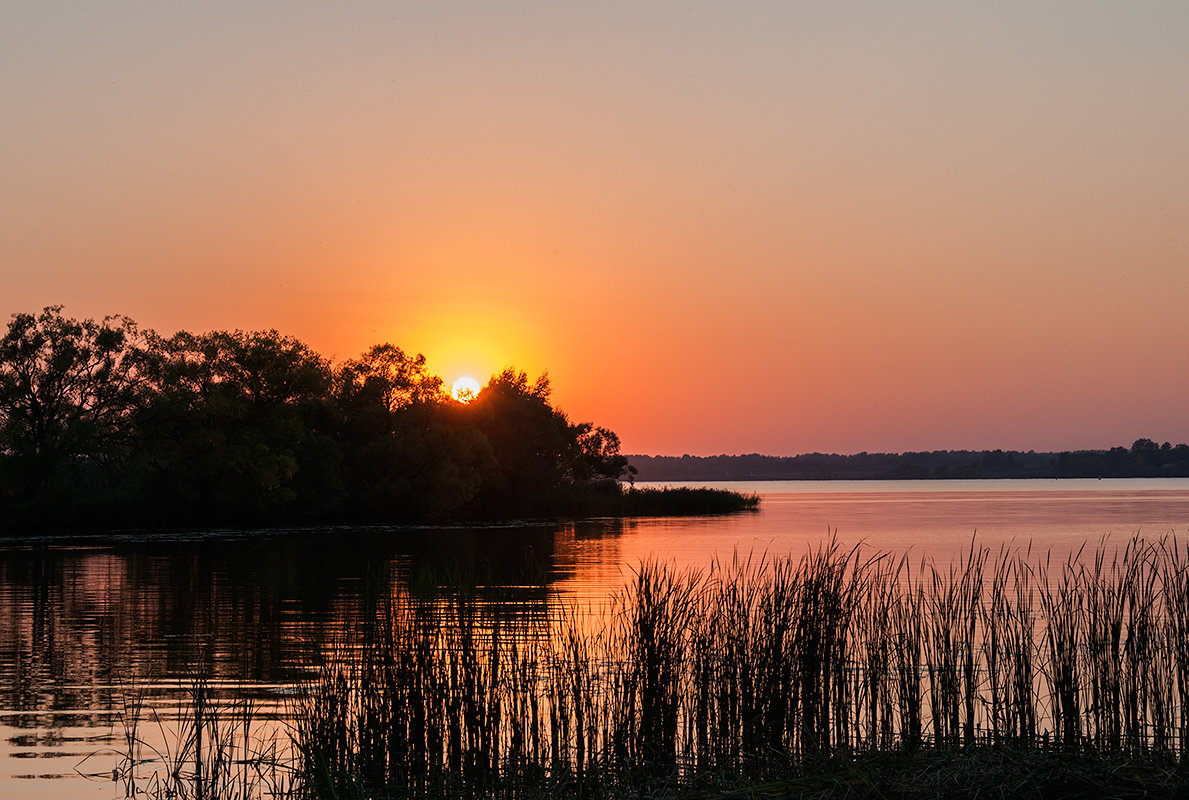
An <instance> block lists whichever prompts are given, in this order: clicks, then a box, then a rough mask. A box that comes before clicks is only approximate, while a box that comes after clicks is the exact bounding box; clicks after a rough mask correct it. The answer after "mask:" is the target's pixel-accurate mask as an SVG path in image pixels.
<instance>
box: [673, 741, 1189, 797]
mask: <svg viewBox="0 0 1189 800" xmlns="http://www.w3.org/2000/svg"><path fill="white" fill-rule="evenodd" d="M1187 780H1189V774H1187V773H1186V772H1185V770H1184V769H1182V768H1180V767H1178V766H1177V765H1175V764H1170V763H1168V762H1167V761H1164V760H1158V759H1145V758H1143V757H1142V756H1129V757H1121V756H1118V755H1109V754H1104V755H1089V754H1081V753H1078V754H1070V753H1065V752H1061V751H1055V750H1042V749H1026V750H1017V749H1011V748H974V749H971V750H968V751H965V752H962V753H953V752H933V751H918V752H917V753H913V754H908V753H902V752H900V753H873V754H867V755H863V756H859V757H857V758H855V759H853V760H851V759H837V760H831V761H829V762H826V763H822V764H819V765H817V766H813V767H810V768H807V769H805V770H803V771H802V773H801V774H800V775H796V776H789V777H786V778H782V779H777V780H772V781H768V782H766V783H762V784H750V785H740V786H738V787H735V788H733V789H725V788H715V789H697V788H693V789H689V790H687V791H682V792H678V793H677V795H676V796H675V797H679V798H682V800H794V799H796V800H916V799H917V798H927V799H928V800H984V799H985V800H1066V799H1068V800H1074V798H1120V799H1121V800H1125V799H1127V798H1136V799H1137V800H1138V798H1169V799H1170V800H1171V799H1173V798H1185V797H1189V783H1187Z"/></svg>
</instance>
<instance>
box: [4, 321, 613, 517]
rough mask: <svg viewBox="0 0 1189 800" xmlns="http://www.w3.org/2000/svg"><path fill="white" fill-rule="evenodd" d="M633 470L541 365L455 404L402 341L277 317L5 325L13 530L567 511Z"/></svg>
mask: <svg viewBox="0 0 1189 800" xmlns="http://www.w3.org/2000/svg"><path fill="white" fill-rule="evenodd" d="M630 472H631V471H630V468H629V467H628V465H627V461H626V459H625V458H624V457H623V456H622V455H620V453H619V439H618V438H617V437H616V436H615V434H614V433H612V432H611V431H608V430H606V429H605V428H600V427H597V426H595V425H593V424H591V423H586V422H583V423H572V422H570V420H569V419H568V418H567V417H566V415H565V414H564V413H563V412H562V411H560V410H559V409H556V408H554V407H553V406H552V405H551V403H550V387H549V380H548V377H547V376H545V375H542V376H541V377H540V378H538V379H537V380H536V381H529V379H528V377H527V375H526V374H525V373H523V372H517V371H515V370H513V369H511V368H509V369H506V370H504V371H503V372H501V373H500V374H498V375H495V376H493V377H492V379H491V381H490V382H489V383H488V384H487V386H485V387H484V388H483V389H482V390H481V391H480V392H479V394H478V396H477V397H476V398H475V399H474V400H473V402H471V403H470V404H463V403H459V402H456V401H455V400H453V399H452V398H450V396H449V395H448V394H447V393H446V392H445V391H444V390H443V384H442V379H441V378H440V377H438V376H436V375H432V374H431V373H429V371H428V369H427V367H426V362H425V357H424V356H422V355H419V354H418V355H415V356H414V355H408V354H406V353H405V352H404V351H403V350H401V349H400V348H399V347H396V346H395V345H392V344H387V343H385V344H379V345H376V346H374V347H372V348H370V349H368V350H367V351H366V352H364V353H363V354H361V355H360V356H359V357H358V358H354V359H349V360H347V361H344V362H342V363H341V364H338V365H333V364H331V363H330V362H329V361H328V360H327V359H325V358H323V357H322V356H320V355H318V354H317V353H316V352H314V351H313V350H312V349H310V348H309V347H308V346H307V345H306V344H304V343H303V342H301V341H299V340H297V339H294V338H293V337H290V336H286V335H283V334H281V333H279V332H277V331H275V330H274V331H249V332H245V331H239V330H237V331H211V332H208V333H202V334H195V333H190V332H186V331H182V332H179V333H177V334H174V335H173V336H170V337H162V336H159V335H157V334H155V333H154V332H152V331H142V330H140V329H139V328H137V326H136V324H135V323H134V322H132V321H131V320H130V319H128V318H126V317H108V318H106V319H104V320H103V321H102V322H95V321H93V320H83V321H79V320H74V319H70V318H68V317H66V316H64V315H63V313H62V308H61V307H60V306H51V307H48V308H46V309H45V310H44V311H43V312H42V313H41V314H40V315H37V316H34V315H31V314H16V315H14V316H13V318H12V321H11V322H10V324H9V328H8V332H7V335H6V336H4V338H3V339H0V512H3V519H4V520H5V521H6V523H7V525H9V526H11V527H13V528H16V527H30V526H46V527H60V526H64V525H65V526H77V527H95V526H112V525H125V526H126V525H135V526H153V525H191V524H212V523H218V524H270V523H288V522H294V521H311V522H317V521H336V522H349V521H384V522H391V521H401V520H416V519H432V518H441V517H493V516H503V517H511V516H528V515H535V516H545V515H559V514H566V513H568V512H569V510H570V509H572V508H580V507H582V506H584V505H588V504H589V501H588V500H587V499H586V498H587V497H588V496H589V497H595V496H602V495H605V494H607V493H608V492H610V493H611V494H614V495H618V494H619V488H618V484H617V483H616V482H617V480H618V479H619V478H621V477H624V476H626V475H629V474H630Z"/></svg>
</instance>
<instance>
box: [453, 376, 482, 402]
mask: <svg viewBox="0 0 1189 800" xmlns="http://www.w3.org/2000/svg"><path fill="white" fill-rule="evenodd" d="M450 394H452V395H454V399H455V400H457V401H458V402H460V403H469V402H471V401H472V400H474V399H475V397H476V396H477V395H478V394H479V381H477V380H475V379H474V378H472V377H471V376H470V375H463V376H462V377H461V378H459V379H458V380H456V381H455V382H454V385H453V386H451V387H450Z"/></svg>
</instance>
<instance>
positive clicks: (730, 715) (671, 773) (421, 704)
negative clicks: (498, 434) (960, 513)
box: [134, 536, 1189, 798]
mask: <svg viewBox="0 0 1189 800" xmlns="http://www.w3.org/2000/svg"><path fill="white" fill-rule="evenodd" d="M1187 566H1189V548H1187V547H1186V546H1185V545H1184V544H1182V543H1181V542H1179V541H1178V540H1176V539H1175V538H1173V537H1166V538H1162V539H1158V540H1155V541H1149V540H1145V539H1143V538H1140V537H1138V536H1136V537H1133V538H1132V539H1130V540H1128V541H1126V542H1125V543H1123V544H1121V545H1119V546H1115V545H1112V543H1111V542H1110V541H1108V540H1103V541H1101V542H1099V544H1098V546H1097V549H1096V550H1095V551H1094V552H1093V553H1092V554H1087V553H1085V552H1079V553H1077V554H1074V556H1071V557H1070V558H1068V559H1065V560H1057V561H1054V560H1053V559H1051V558H1049V557H1048V556H1045V557H1043V558H1039V557H1034V556H1033V554H1032V553H1031V551H1030V550H1029V549H1027V548H1024V549H1016V548H1010V547H1003V548H1001V549H999V550H998V552H995V553H992V552H991V551H990V550H989V549H987V548H983V547H981V546H980V545H978V543H977V542H976V541H975V542H972V543H971V546H970V548H969V550H968V551H967V552H966V554H965V555H964V556H963V557H962V558H961V559H960V560H958V561H957V562H956V563H954V564H947V565H940V564H936V563H934V562H932V561H929V560H921V561H915V562H914V561H912V560H910V559H909V558H908V557H906V556H901V557H899V558H896V557H893V556H892V555H891V554H887V553H874V554H869V553H865V552H864V551H863V550H861V549H860V548H854V549H849V550H848V549H844V548H842V547H841V546H840V545H839V544H838V543H837V542H836V541H830V542H828V543H826V544H824V545H822V546H819V547H816V548H814V549H811V550H810V551H809V552H807V553H805V554H804V555H802V556H801V557H799V558H791V557H789V558H781V557H773V556H770V555H752V556H746V557H745V556H741V555H738V554H736V555H735V556H734V557H733V558H731V559H730V560H726V561H719V562H715V563H713V564H711V565H710V566H708V567H707V568H706V569H705V570H678V569H675V568H673V567H672V566H668V565H665V564H662V563H658V562H646V563H642V564H640V565H639V566H638V567H637V568H636V569H635V570H634V571H633V572H632V574H631V577H630V579H629V580H628V581H627V583H626V585H625V586H624V587H623V589H622V590H621V591H620V592H618V593H617V594H616V595H615V596H614V597H612V598H611V599H610V600H609V601H608V603H607V605H606V606H605V607H604V608H600V609H595V610H589V609H575V608H566V607H558V606H555V607H553V610H552V611H551V612H549V614H548V615H540V614H538V615H523V614H510V613H508V612H507V611H506V609H505V610H502V609H503V607H502V606H501V604H500V602H499V599H498V597H493V596H491V594H490V591H489V590H484V591H478V590H477V589H476V587H475V586H473V585H470V586H468V585H466V584H465V582H464V583H454V584H449V585H444V586H443V585H430V586H428V587H425V586H422V587H420V588H419V587H418V586H417V585H416V583H415V584H414V585H413V586H411V587H406V586H402V587H398V588H397V589H395V590H388V591H386V592H384V593H379V592H376V593H373V596H372V597H371V599H370V603H371V606H370V608H369V610H368V612H367V614H365V622H364V624H363V626H362V628H361V629H360V630H359V631H357V632H356V633H355V634H354V635H353V636H352V637H350V638H344V639H343V640H342V641H339V642H337V643H336V644H335V646H333V647H332V648H331V649H330V652H329V654H328V657H327V660H326V663H325V664H324V665H323V667H322V670H321V673H320V675H319V677H318V678H317V679H316V680H314V681H312V682H311V683H310V684H309V685H308V686H307V687H306V689H305V691H304V692H302V693H301V695H300V696H299V698H298V700H297V701H296V705H295V707H294V709H293V713H292V719H293V723H292V724H293V729H292V732H291V736H292V741H293V749H292V758H291V760H290V761H289V762H287V764H288V766H289V767H291V768H292V770H293V773H292V779H293V785H292V786H288V787H283V786H281V785H280V782H279V781H274V782H273V783H269V782H268V781H266V780H264V779H262V778H261V777H260V775H261V773H262V771H263V770H262V767H261V765H262V764H264V763H265V761H264V760H263V756H262V755H261V752H260V748H259V747H258V746H256V747H255V749H253V746H251V745H250V742H251V737H250V735H249V734H250V729H249V719H250V717H251V713H252V710H251V709H250V708H248V707H242V708H234V707H233V708H227V707H223V706H220V707H218V708H215V707H214V706H212V705H211V704H210V703H209V702H208V701H207V700H206V698H207V696H208V695H207V694H205V693H204V692H205V690H203V689H202V687H201V686H198V685H196V687H195V689H194V692H193V694H194V697H193V700H194V712H193V721H192V723H191V724H190V727H191V728H192V730H193V731H194V732H195V733H194V736H193V737H192V738H193V741H191V739H187V740H185V741H183V742H182V744H181V746H180V748H179V751H178V753H176V754H174V755H172V756H170V758H168V759H165V763H168V764H169V765H171V766H170V767H169V769H170V770H172V772H171V776H174V778H171V779H172V780H175V782H174V783H173V784H171V786H173V787H174V790H176V791H179V792H180V791H181V790H182V788H183V786H200V785H201V786H204V787H207V788H206V789H205V790H204V792H205V793H204V794H202V795H197V794H194V793H193V792H191V794H190V795H186V796H203V797H248V796H267V795H264V794H262V791H264V790H268V791H275V790H278V789H283V790H285V791H288V792H289V793H290V794H291V795H292V796H301V797H317V798H354V797H360V798H362V797H487V796H492V797H529V798H539V797H582V798H587V797H589V798H600V797H607V798H617V797H629V796H630V797H644V796H650V797H651V796H655V797H669V796H690V797H712V796H722V797H726V796H742V795H736V794H732V793H738V792H743V791H745V792H749V793H750V794H749V795H748V796H771V797H791V796H797V795H799V794H801V793H806V795H807V796H815V795H813V794H812V791H817V790H816V789H812V786H818V787H819V788H820V789H821V791H822V792H823V794H820V796H869V795H868V794H864V793H863V792H862V791H859V788H856V787H860V788H861V787H862V786H867V785H868V784H869V783H870V782H871V781H879V780H884V779H885V778H886V779H888V780H895V781H900V782H901V783H899V784H897V785H900V786H902V789H903V791H901V793H900V794H898V795H897V794H896V793H895V792H893V794H892V795H889V796H908V795H909V794H923V795H925V796H969V795H963V794H962V793H961V792H957V793H954V792H950V791H943V790H942V789H940V788H938V787H931V786H930V785H927V783H925V782H922V783H918V784H917V785H916V786H915V787H913V786H912V785H911V782H912V781H913V780H914V778H912V776H913V775H914V774H918V773H917V772H914V770H917V768H918V767H919V768H920V769H922V770H927V768H928V766H929V765H933V767H934V768H936V769H941V770H948V771H949V772H950V773H952V774H953V775H954V776H955V778H954V779H955V780H958V779H959V778H958V776H960V774H961V773H962V771H963V770H966V769H967V768H969V769H972V770H974V771H975V772H977V771H978V770H980V769H983V770H990V771H991V772H990V773H987V775H990V774H997V773H994V771H995V770H1001V771H1005V772H1004V773H1003V774H1005V775H1008V776H1010V777H1011V779H1012V780H1018V781H1021V782H1022V783H1020V786H1023V787H1025V788H1027V780H1028V777H1027V776H1028V775H1029V772H1028V770H1029V769H1033V768H1035V770H1041V769H1042V768H1043V769H1044V770H1048V773H1046V774H1051V775H1052V776H1055V777H1053V778H1052V786H1054V787H1059V786H1060V785H1062V781H1064V785H1066V786H1071V785H1081V784H1080V783H1078V780H1081V779H1077V780H1075V778H1076V776H1075V777H1072V778H1071V777H1070V776H1069V774H1068V770H1067V767H1069V766H1070V765H1077V764H1088V765H1090V766H1087V767H1086V768H1085V769H1083V770H1082V771H1081V775H1082V778H1084V780H1083V781H1082V782H1083V783H1084V782H1085V781H1089V782H1090V784H1091V785H1094V784H1095V782H1099V783H1101V782H1102V781H1109V780H1110V779H1109V776H1107V773H1106V772H1104V771H1103V770H1105V769H1106V767H1105V766H1104V765H1108V764H1110V765H1120V764H1122V765H1130V766H1129V767H1128V769H1130V770H1131V772H1130V773H1128V774H1133V773H1134V772H1135V770H1140V771H1143V770H1148V771H1151V773H1152V774H1153V775H1158V776H1160V780H1161V781H1163V783H1161V784H1160V785H1161V786H1175V785H1178V782H1181V781H1183V779H1184V777H1185V773H1184V771H1183V769H1184V766H1185V763H1186V761H1187V760H1189V749H1187V746H1189V719H1187V715H1186V712H1187V710H1189V704H1187V702H1186V701H1187V699H1189V682H1187V681H1189V569H1187ZM431 584H432V582H431ZM216 713H218V714H222V715H223V717H222V720H221V722H220V723H219V724H216V723H215V722H214V721H213V719H212V715H214V714H216ZM216 731H223V733H216ZM134 738H135V737H134ZM236 741H242V742H244V744H242V745H238V744H235V742H236ZM212 750H213V751H214V752H212ZM272 752H273V753H274V754H275V753H276V751H272ZM214 753H220V754H221V755H215V754H214ZM237 754H238V755H237ZM253 758H257V759H261V760H258V761H253V760H252V759H253ZM190 763H193V764H194V766H193V767H192V768H187V769H188V770H189V771H188V772H186V771H184V770H183V769H181V768H180V767H178V768H175V767H174V766H172V765H175V764H177V765H184V764H190ZM274 763H275V762H274ZM232 765H237V766H236V767H235V769H233V768H232ZM245 765H250V768H249V766H245ZM914 765H915V766H914ZM980 765H981V766H980ZM1063 765H1064V766H1063ZM237 769H238V771H236V770H237ZM183 773H184V774H183ZM272 774H273V775H274V776H275V775H278V774H280V773H279V772H276V771H275V767H274V772H273V773H272ZM924 774H925V773H924V772H921V773H920V774H919V775H918V779H919V780H921V781H924V778H923V777H921V776H922V775H924ZM1032 774H1034V775H1040V774H1041V773H1040V772H1034V773H1032ZM881 775H882V776H883V777H880V776H881ZM987 775H984V776H983V777H984V778H987ZM177 776H180V777H177ZM848 776H849V777H848ZM975 777H977V776H975ZM216 778H218V780H219V781H221V782H222V784H224V785H229V786H234V787H236V788H235V790H234V792H229V793H224V794H217V793H216V789H215V782H216ZM852 779H853V780H855V781H858V783H857V784H853V785H852V784H846V783H845V781H849V780H852ZM989 780H990V778H987V780H985V781H983V783H982V784H979V785H984V786H990V785H991V783H989V782H988V781H989ZM1038 780H1039V778H1038ZM1045 780H1048V778H1045ZM830 781H835V783H833V784H831V783H830ZM837 781H842V782H843V783H841V784H840V783H837ZM1071 781H1073V783H1070V782H1071ZM864 782H867V783H864ZM1170 782H1171V783H1170ZM831 785H832V786H834V789H833V790H831V789H829V788H828V787H829V786H831ZM871 785H875V784H871ZM1131 786H1132V785H1131V784H1130V783H1129V784H1127V786H1125V787H1122V788H1121V789H1120V793H1121V794H1124V795H1125V794H1127V793H1128V792H1130V791H1131V789H1130V788H1128V787H1131ZM822 787H826V788H822ZM1116 788H1118V787H1116ZM1132 788H1134V787H1132ZM811 789H812V791H811ZM1054 791H1055V790H1054ZM252 792H256V794H255V795H252V794H251V793H252ZM1019 795H1020V796H1028V792H1027V791H1024V790H1021V791H1020V793H1019ZM179 796H181V795H179ZM1037 796H1039V795H1037Z"/></svg>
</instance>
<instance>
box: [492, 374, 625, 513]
mask: <svg viewBox="0 0 1189 800" xmlns="http://www.w3.org/2000/svg"><path fill="white" fill-rule="evenodd" d="M550 394H551V389H550V385H549V376H548V375H547V374H544V375H541V377H540V378H538V379H537V380H536V381H535V382H532V383H530V382H529V380H528V376H527V375H526V374H525V373H524V372H517V371H516V370H513V369H511V368H508V369H505V370H504V371H503V372H501V373H500V374H499V375H496V376H494V377H493V378H492V379H491V380H490V381H489V382H488V384H487V385H486V386H485V387H483V389H482V390H481V391H480V392H479V395H478V396H477V397H476V398H475V399H474V400H473V401H472V402H471V404H470V408H471V409H473V413H474V415H475V424H476V426H477V427H478V428H479V430H480V431H481V432H482V433H483V434H484V435H485V436H486V437H487V440H488V441H489V442H490V444H491V449H492V452H493V454H494V457H495V461H496V464H497V469H496V472H495V474H494V477H493V480H492V482H491V484H490V485H489V486H488V487H487V489H486V491H485V492H484V493H483V494H482V495H481V496H480V498H479V503H480V507H481V509H482V510H483V511H485V512H487V513H505V512H510V511H512V513H524V512H525V511H528V512H531V513H550V512H551V511H552V510H553V508H554V507H555V506H556V505H557V504H558V501H559V499H561V496H562V494H563V493H564V492H565V490H567V489H569V488H572V487H574V486H577V485H581V484H590V483H601V482H609V481H613V480H616V479H618V478H620V477H622V476H623V475H624V474H627V473H628V472H629V468H628V464H627V459H626V458H625V457H623V456H621V455H620V453H619V438H618V437H617V436H615V434H614V433H612V432H611V431H609V430H607V429H605V428H598V427H595V426H593V425H591V424H590V423H585V422H583V423H577V424H573V423H571V422H570V421H569V420H568V419H567V418H566V415H565V414H563V413H562V412H561V411H559V410H557V409H555V408H554V407H553V406H552V405H550V402H549V396H550ZM513 510H514V511H513Z"/></svg>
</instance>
